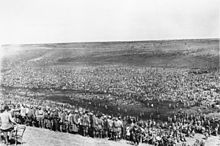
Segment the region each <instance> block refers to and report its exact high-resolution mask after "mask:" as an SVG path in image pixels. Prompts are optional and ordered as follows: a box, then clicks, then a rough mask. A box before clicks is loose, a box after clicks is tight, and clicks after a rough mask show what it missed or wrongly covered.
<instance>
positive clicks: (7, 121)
mask: <svg viewBox="0 0 220 146" xmlns="http://www.w3.org/2000/svg"><path fill="white" fill-rule="evenodd" d="M0 121H1V124H0V125H1V126H0V130H1V131H2V133H3V134H4V139H5V143H6V145H8V144H9V140H10V139H11V136H12V131H13V130H14V125H16V122H15V121H14V119H13V118H12V115H11V113H10V108H9V107H8V105H5V106H4V108H3V112H2V113H1V114H0ZM8 133H10V134H9V139H8Z"/></svg>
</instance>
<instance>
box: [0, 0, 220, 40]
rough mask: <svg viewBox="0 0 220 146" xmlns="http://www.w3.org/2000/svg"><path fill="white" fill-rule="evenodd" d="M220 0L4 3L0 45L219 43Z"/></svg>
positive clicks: (0, 16) (37, 0)
mask: <svg viewBox="0 0 220 146" xmlns="http://www.w3.org/2000/svg"><path fill="white" fill-rule="evenodd" d="M219 6H220V0H77V1H75V0H0V44H6V43H18V44H19V43H47V42H77V41H117V40H149V39H150V40H152V39H181V38H219V30H220V29H219V25H220V24H219V20H220V14H219Z"/></svg>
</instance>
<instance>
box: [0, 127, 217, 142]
mask: <svg viewBox="0 0 220 146" xmlns="http://www.w3.org/2000/svg"><path fill="white" fill-rule="evenodd" d="M202 138H204V136H203V135H201V134H196V135H195V137H194V138H187V144H189V145H193V143H194V142H195V140H196V139H199V140H201V139H202ZM205 145H206V146H218V145H220V136H211V137H210V138H209V139H208V140H206V141H205ZM0 146H3V144H0ZM22 146H132V144H131V143H129V142H128V141H125V140H121V141H117V142H115V141H110V140H107V139H98V138H91V137H83V136H81V135H78V134H69V133H61V132H54V131H50V130H47V129H41V128H34V127H27V129H26V131H25V133H24V136H23V145H22ZM139 146H150V145H149V144H143V143H142V144H140V145H139Z"/></svg>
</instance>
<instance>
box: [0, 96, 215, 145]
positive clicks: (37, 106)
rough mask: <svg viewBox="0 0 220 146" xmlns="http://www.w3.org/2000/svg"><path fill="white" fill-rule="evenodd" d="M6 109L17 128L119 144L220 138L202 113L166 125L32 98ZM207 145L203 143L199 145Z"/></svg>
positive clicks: (5, 102)
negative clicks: (62, 133)
mask: <svg viewBox="0 0 220 146" xmlns="http://www.w3.org/2000/svg"><path fill="white" fill-rule="evenodd" d="M5 105H7V106H9V107H10V113H11V114H12V117H13V118H14V121H15V122H16V123H18V124H25V125H28V126H34V127H40V128H47V129H49V130H53V131H60V132H68V133H73V134H76V133H77V134H81V135H83V136H91V137H97V138H108V139H112V140H116V141H117V140H120V139H126V140H129V141H131V142H133V143H135V144H136V145H138V144H139V143H140V142H143V143H149V144H153V145H157V146H158V145H175V144H178V143H179V144H183V145H186V137H193V136H194V135H195V133H201V134H204V135H205V137H206V139H207V138H208V137H209V136H211V135H216V136H217V135H218V134H219V121H218V120H216V119H214V118H207V117H206V116H205V115H204V114H201V113H198V114H187V113H184V112H183V113H181V112H180V113H177V114H174V115H173V116H172V117H168V119H167V120H166V121H156V120H154V119H148V120H145V121H143V120H141V119H137V118H135V117H131V116H125V117H121V116H110V115H107V114H102V113H93V112H91V111H89V110H86V109H83V108H79V107H74V106H71V105H69V104H64V103H56V102H51V101H44V103H42V102H41V101H39V100H36V99H31V98H30V99H27V98H22V97H17V98H14V97H13V98H9V99H7V100H2V101H1V112H2V110H3V109H4V106H5ZM197 142H198V141H197ZM204 144H205V142H204V141H200V142H199V143H198V145H204Z"/></svg>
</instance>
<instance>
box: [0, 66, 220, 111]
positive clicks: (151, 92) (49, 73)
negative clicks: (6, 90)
mask: <svg viewBox="0 0 220 146" xmlns="http://www.w3.org/2000/svg"><path fill="white" fill-rule="evenodd" d="M29 64H30V63H26V64H24V65H19V66H18V67H15V68H13V69H12V70H10V72H6V73H4V75H3V78H2V81H1V85H2V86H5V87H17V88H29V89H51V90H53V89H54V90H74V91H78V92H81V93H94V94H106V95H110V96H115V97H118V99H121V100H123V101H125V102H124V103H123V104H128V103H127V102H128V101H131V100H133V101H136V102H139V103H144V102H145V101H146V100H154V99H156V100H159V101H164V100H169V101H175V102H177V101H178V102H181V103H182V104H183V105H184V106H185V107H190V106H194V105H201V104H204V105H207V106H208V105H209V103H211V102H216V100H217V99H218V98H219V97H220V95H219V85H218V81H219V76H218V75H219V74H218V72H217V73H216V72H215V73H206V74H195V73H192V71H190V70H186V69H172V68H165V69H164V68H149V67H129V66H120V65H112V66H111V65H108V66H95V67H93V66H80V67H77V66H75V67H69V66H47V67H34V68H33V67H31V65H33V64H30V65H29Z"/></svg>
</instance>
